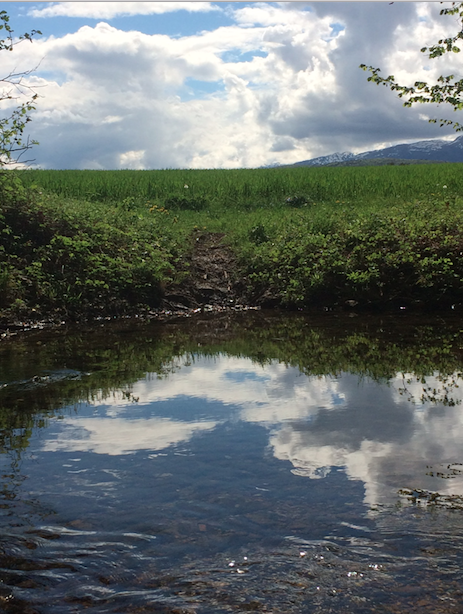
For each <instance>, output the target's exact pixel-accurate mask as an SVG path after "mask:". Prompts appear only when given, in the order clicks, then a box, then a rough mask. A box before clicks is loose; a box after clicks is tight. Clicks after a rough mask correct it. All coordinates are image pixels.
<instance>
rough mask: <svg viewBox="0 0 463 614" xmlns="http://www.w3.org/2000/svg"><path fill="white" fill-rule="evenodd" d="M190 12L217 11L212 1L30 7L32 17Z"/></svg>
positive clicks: (95, 17) (75, 3)
mask: <svg viewBox="0 0 463 614" xmlns="http://www.w3.org/2000/svg"><path fill="white" fill-rule="evenodd" d="M180 10H184V11H188V12H190V13H196V12H204V11H216V10H220V8H219V7H217V6H214V5H213V4H212V3H211V2H174V1H172V2H54V3H49V5H48V6H46V7H45V8H40V9H37V8H33V9H30V11H29V15H30V16H31V17H42V18H43V17H88V18H91V19H112V18H114V17H123V16H129V15H160V14H162V13H171V12H174V11H180Z"/></svg>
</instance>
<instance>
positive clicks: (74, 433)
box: [43, 418, 216, 456]
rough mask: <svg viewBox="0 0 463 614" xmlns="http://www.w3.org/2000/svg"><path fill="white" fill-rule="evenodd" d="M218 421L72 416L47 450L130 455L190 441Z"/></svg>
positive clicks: (45, 449) (45, 447)
mask: <svg viewBox="0 0 463 614" xmlns="http://www.w3.org/2000/svg"><path fill="white" fill-rule="evenodd" d="M215 426H216V424H215V422H178V421H175V420H169V419H167V418H165V419H157V418H151V419H146V420H127V419H121V418H87V419H86V418H70V419H68V420H66V423H65V427H66V428H65V430H64V432H63V433H62V434H61V436H60V437H59V438H57V439H50V440H48V441H47V442H45V445H44V447H43V450H44V451H45V452H57V451H59V450H65V451H66V452H94V453H96V454H109V455H111V456H114V455H119V454H130V453H131V452H135V451H136V450H151V451H153V452H158V451H160V450H164V449H165V448H169V447H170V446H174V445H176V444H178V443H181V442H184V441H188V440H189V439H191V438H192V437H193V435H194V434H195V433H200V432H204V431H208V430H211V429H213V428H214V427H215Z"/></svg>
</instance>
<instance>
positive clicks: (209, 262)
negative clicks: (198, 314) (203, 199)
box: [162, 233, 248, 311]
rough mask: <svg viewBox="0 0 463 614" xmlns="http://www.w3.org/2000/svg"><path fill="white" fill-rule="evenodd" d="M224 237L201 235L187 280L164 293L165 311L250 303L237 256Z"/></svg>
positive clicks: (196, 243)
mask: <svg viewBox="0 0 463 614" xmlns="http://www.w3.org/2000/svg"><path fill="white" fill-rule="evenodd" d="M224 237H225V235H224V234H223V233H201V234H198V235H197V237H196V240H195V243H194V246H193V249H192V251H191V253H190V254H189V257H188V264H187V265H186V266H185V268H184V273H185V278H184V279H183V280H182V281H181V282H179V283H174V284H170V285H168V286H166V288H165V290H164V299H163V304H162V306H163V308H164V309H171V310H174V311H177V310H190V309H196V308H199V307H234V306H238V305H243V304H245V303H247V302H248V301H247V297H246V293H245V285H244V282H243V279H242V278H240V277H239V275H238V263H237V261H236V257H235V255H234V253H233V251H232V250H231V249H230V248H229V247H228V246H227V245H226V244H225V243H224V241H223V239H224Z"/></svg>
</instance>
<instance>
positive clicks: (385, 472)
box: [42, 355, 463, 508]
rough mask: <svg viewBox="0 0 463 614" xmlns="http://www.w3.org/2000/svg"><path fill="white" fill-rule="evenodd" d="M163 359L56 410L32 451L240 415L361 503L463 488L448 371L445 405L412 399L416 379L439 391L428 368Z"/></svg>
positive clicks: (459, 421) (204, 428) (308, 471)
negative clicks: (127, 381)
mask: <svg viewBox="0 0 463 614" xmlns="http://www.w3.org/2000/svg"><path fill="white" fill-rule="evenodd" d="M174 367H175V368H174V369H173V373H171V374H169V375H167V376H163V377H162V378H160V377H158V376H157V375H156V374H148V375H147V376H146V377H145V378H144V379H142V380H139V381H138V382H136V383H135V384H134V385H133V387H132V389H131V393H132V394H131V396H129V397H128V395H127V393H122V392H121V393H120V394H114V395H113V397H112V398H111V399H101V400H96V401H94V402H93V403H92V404H89V405H86V406H83V405H82V406H80V407H79V411H78V413H77V414H74V415H72V416H67V417H64V419H62V420H60V421H56V423H55V424H54V425H50V427H51V428H49V429H47V435H48V438H47V439H46V440H45V441H44V442H43V447H42V450H43V451H45V452H46V451H49V452H56V451H62V452H93V453H97V454H108V455H126V454H130V453H132V452H135V451H138V450H148V451H151V452H152V453H153V454H156V453H157V452H161V451H163V450H167V449H168V448H170V447H172V446H175V445H179V444H182V445H183V446H184V447H188V442H190V440H191V439H192V438H195V437H198V436H200V435H209V436H213V433H214V429H215V428H216V427H217V426H219V425H224V424H227V423H238V422H242V423H252V424H254V425H260V426H261V427H262V428H264V429H265V430H266V431H267V432H268V443H269V449H270V450H271V452H272V454H273V456H274V457H275V458H276V459H279V460H281V461H289V462H290V463H291V465H292V472H293V473H294V474H296V475H299V476H305V477H307V478H308V479H322V478H324V477H326V476H327V475H328V474H329V473H330V472H331V471H332V469H333V468H334V467H337V468H342V470H343V471H344V472H345V474H346V476H347V477H348V478H349V479H350V480H359V481H361V482H363V484H364V490H365V494H364V503H365V504H366V505H367V506H368V508H371V507H374V506H376V505H378V504H390V503H394V501H396V500H397V491H398V489H400V488H412V489H413V488H422V489H427V490H430V491H439V492H440V493H441V494H446V495H450V494H459V495H461V494H463V479H462V477H461V476H462V473H461V472H460V471H459V465H458V463H459V462H461V461H462V460H463V457H462V456H461V450H462V449H463V447H462V444H463V417H462V412H461V406H460V405H459V403H460V401H461V398H462V396H463V390H462V388H461V387H460V388H458V387H457V386H455V384H457V383H458V382H459V381H460V380H459V378H458V376H457V375H455V377H454V378H453V383H452V390H451V393H450V395H449V396H450V397H451V399H452V402H453V401H455V402H456V404H455V405H453V404H451V405H448V404H443V403H439V402H438V403H436V402H432V401H430V400H429V399H422V398H421V397H422V395H423V390H424V388H430V391H428V392H429V395H434V396H435V397H437V398H438V399H440V398H443V397H444V396H445V386H444V383H443V382H442V381H440V380H439V377H438V376H437V375H436V376H434V377H428V378H426V384H423V383H422V382H421V381H418V380H416V378H414V377H413V376H412V375H405V376H404V375H403V374H397V376H396V377H395V378H393V379H391V380H389V381H388V382H382V383H380V382H375V381H373V380H371V379H369V378H367V377H363V378H359V377H358V376H356V375H352V374H345V373H344V374H341V375H339V376H336V377H335V376H317V377H314V376H310V377H309V376H306V375H303V374H301V372H300V371H299V370H298V369H296V368H293V367H286V366H285V365H284V364H281V363H278V362H273V363H270V364H267V365H264V366H262V365H260V364H257V363H254V362H252V361H251V360H249V359H246V358H233V357H228V356H225V355H217V356H215V357H213V358H204V357H196V358H195V359H194V361H192V359H191V356H189V357H188V358H186V357H185V358H184V359H179V360H178V362H177V363H176V364H175V365H174ZM460 383H461V382H460ZM429 395H428V396H429ZM448 465H452V467H450V470H449V468H448ZM452 468H453V469H454V471H453V474H454V475H450V473H452V471H451V470H452ZM438 474H439V475H438ZM443 478H449V479H443Z"/></svg>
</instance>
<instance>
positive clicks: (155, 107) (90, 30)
mask: <svg viewBox="0 0 463 614" xmlns="http://www.w3.org/2000/svg"><path fill="white" fill-rule="evenodd" d="M161 4H162V6H164V5H166V6H167V5H169V6H170V7H171V8H172V7H173V6H176V5H175V3H109V2H108V3H77V2H71V3H57V4H53V5H50V6H47V7H45V8H43V9H40V11H42V12H43V11H48V12H49V13H50V12H52V11H55V12H56V11H68V13H67V14H70V13H71V12H72V11H77V12H78V11H87V13H86V15H87V16H88V12H89V11H95V12H94V13H93V14H94V15H95V16H98V18H101V19H103V17H104V16H103V15H97V11H100V10H101V11H103V10H106V11H116V10H120V11H128V10H129V9H130V10H133V11H142V10H146V11H148V10H152V11H155V10H161V8H162V6H161ZM186 4H187V5H188V6H194V5H196V4H198V5H201V6H202V5H203V4H204V7H203V9H204V10H206V9H208V8H211V7H209V4H208V3H186ZM206 4H207V6H206ZM428 4H429V6H428ZM431 4H432V3H418V4H416V3H394V4H393V5H389V4H387V3H376V2H361V3H350V2H340V3H329V2H321V3H314V4H313V5H310V7H309V6H308V5H306V4H305V3H256V4H255V5H251V6H242V5H241V4H240V3H236V4H235V5H231V8H230V6H228V7H227V9H226V11H227V14H228V16H229V19H231V20H232V22H231V23H230V25H228V26H223V25H222V26H221V27H218V28H216V29H215V30H214V29H212V30H209V31H204V32H200V33H197V34H195V35H189V36H183V37H180V38H173V37H169V36H167V35H165V34H164V35H160V34H153V35H148V34H144V33H141V32H137V31H122V30H119V29H118V28H115V27H113V26H111V25H109V24H107V23H105V22H104V21H102V22H100V23H98V24H97V25H95V26H85V27H82V28H80V29H79V30H78V31H77V32H74V33H70V34H66V35H63V36H59V37H53V36H50V37H48V38H42V39H40V40H37V41H34V43H33V44H32V45H31V44H29V43H27V44H21V45H19V46H18V47H17V48H16V50H15V52H14V53H13V54H9V56H7V57H6V58H5V66H4V70H8V68H9V67H11V68H16V67H17V66H22V67H27V68H30V67H31V66H36V65H37V64H38V63H39V61H40V60H41V64H40V68H39V70H38V77H39V79H40V82H41V83H42V84H43V85H45V87H43V88H42V89H41V90H40V94H41V96H42V98H41V99H40V100H39V103H38V108H37V112H36V114H35V121H34V122H33V123H32V124H31V131H32V135H33V137H34V138H37V140H39V141H40V143H41V144H40V147H39V148H37V150H36V152H35V156H36V159H37V162H38V163H39V164H41V165H43V166H45V167H56V168H63V167H68V168H85V167H90V168H121V167H122V165H123V164H124V163H125V162H126V158H125V157H124V156H126V155H127V152H133V151H138V152H139V151H143V152H144V155H143V157H142V158H140V159H139V160H138V162H136V168H140V167H141V166H144V167H145V168H166V167H206V168H211V167H243V166H261V165H265V164H271V163H278V162H279V163H291V162H296V161H298V160H301V159H306V158H310V157H314V156H316V155H323V154H329V153H333V152H335V151H346V150H351V151H364V150H366V149H374V148H375V147H376V146H377V145H379V144H381V143H384V142H388V143H394V142H397V141H403V140H409V141H412V140H418V139H422V138H429V137H436V138H438V137H442V136H445V134H448V132H445V131H442V130H440V129H439V127H438V126H436V125H430V124H428V123H427V122H426V120H425V118H424V117H423V110H425V111H426V115H429V116H433V115H434V113H433V110H432V109H428V108H426V109H423V108H416V109H404V108H403V106H402V102H401V101H400V100H399V99H397V97H396V96H395V94H394V93H392V92H389V91H388V90H386V89H385V88H378V87H375V86H374V85H372V84H371V83H368V82H367V74H366V73H364V72H363V71H361V70H360V69H359V64H360V63H371V64H372V65H374V66H381V67H382V68H383V73H384V74H388V73H389V72H393V73H395V74H396V76H397V77H400V78H401V79H403V80H404V81H407V80H408V81H410V80H412V81H413V80H414V79H415V76H416V75H421V74H424V73H426V75H427V76H428V77H429V76H430V77H435V76H436V75H437V74H438V73H440V72H445V70H444V68H445V67H446V66H448V67H449V68H452V69H453V67H454V66H455V63H456V62H457V61H458V58H457V57H455V58H453V57H452V58H444V59H443V60H442V62H440V60H439V62H440V63H439V64H436V65H434V64H433V63H432V62H431V63H430V62H429V61H428V60H426V57H425V56H424V55H423V54H421V53H420V51H419V47H420V46H421V44H422V41H423V42H432V41H433V40H434V38H435V36H437V35H439V32H441V31H442V28H444V29H446V28H447V31H448V28H450V29H451V27H452V22H446V21H445V18H442V17H441V18H439V17H437V16H436V12H437V11H438V8H439V7H436V6H434V5H432V6H431ZM135 5H137V6H135ZM158 5H159V6H158ZM130 7H132V9H131V8H130ZM137 7H138V8H137ZM150 7H151V8H150ZM177 8H178V7H177ZM197 8H198V10H199V7H197ZM203 9H202V10H203ZM309 9H310V10H309ZM36 10H39V9H36ZM162 10H164V9H162ZM166 10H167V9H166ZM191 10H193V9H191ZM195 10H196V8H195ZM220 10H221V11H222V12H224V11H225V9H220ZM47 14H48V13H47ZM50 14H51V13H50ZM76 14H77V13H76ZM138 14H139V13H138ZM112 15H115V13H112ZM104 18H107V17H104ZM442 19H443V20H444V22H443V24H444V25H442V24H441V22H440V21H439V20H442ZM436 23H439V24H440V25H439V26H438V25H436ZM372 24H381V27H380V28H379V27H378V28H376V27H372ZM340 28H344V29H343V30H341V31H340V30H339V29H340ZM439 28H440V29H439ZM424 39H426V40H424ZM430 39H431V40H430ZM455 55H456V54H455ZM428 64H430V66H431V69H430V70H425V69H426V68H429V66H428ZM36 81H37V79H36ZM201 82H203V83H204V84H206V86H207V87H206V88H205V89H204V91H202V93H201V94H199V93H197V94H196V93H195V92H196V90H195V87H196V85H197V84H198V83H201ZM444 116H445V113H444ZM108 117H109V118H118V120H117V122H116V121H111V122H109V121H108V120H107V118H108Z"/></svg>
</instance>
